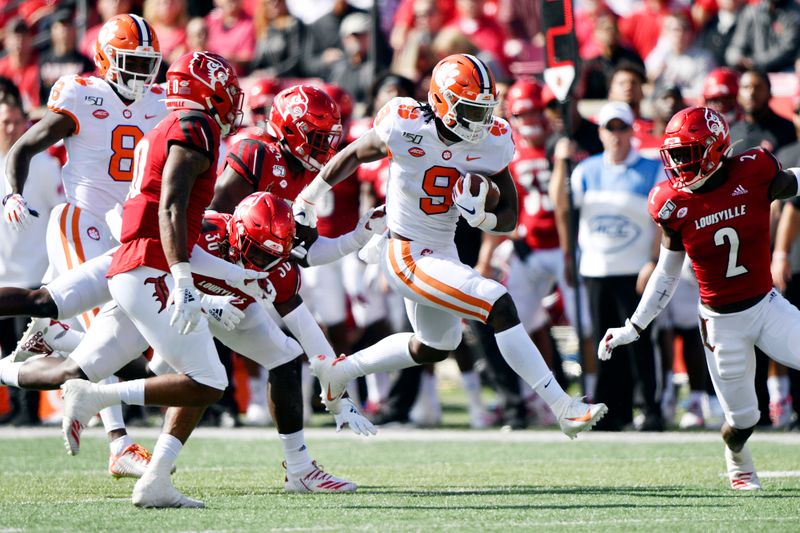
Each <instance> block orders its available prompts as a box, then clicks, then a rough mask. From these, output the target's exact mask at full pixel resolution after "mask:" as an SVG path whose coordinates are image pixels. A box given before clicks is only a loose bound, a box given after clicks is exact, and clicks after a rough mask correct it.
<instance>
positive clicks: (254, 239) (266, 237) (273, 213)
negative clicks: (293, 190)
mask: <svg viewBox="0 0 800 533" xmlns="http://www.w3.org/2000/svg"><path fill="white" fill-rule="evenodd" d="M294 233H295V223H294V215H292V208H291V207H289V204H288V203H286V201H285V200H282V199H281V198H279V197H278V196H275V195H274V194H272V193H268V192H256V193H253V194H251V195H249V196H247V197H246V198H245V199H244V200H242V201H241V202H240V203H239V205H238V206H236V209H235V210H234V212H233V217H231V219H230V220H229V222H228V244H229V248H228V254H229V256H230V258H231V260H233V261H234V262H238V261H241V262H242V264H243V265H244V266H245V267H247V268H254V269H256V270H265V271H266V270H270V269H272V268H275V267H276V266H277V265H278V264H279V263H281V262H282V261H285V260H286V259H288V258H289V254H290V253H291V251H292V245H293V243H294Z"/></svg>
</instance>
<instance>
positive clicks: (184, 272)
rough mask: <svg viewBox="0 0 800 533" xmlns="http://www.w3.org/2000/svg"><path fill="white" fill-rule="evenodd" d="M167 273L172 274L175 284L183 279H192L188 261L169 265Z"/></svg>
mask: <svg viewBox="0 0 800 533" xmlns="http://www.w3.org/2000/svg"><path fill="white" fill-rule="evenodd" d="M169 271H170V272H171V273H172V277H173V279H175V283H177V282H178V281H179V280H183V279H192V265H191V264H190V263H189V262H188V261H183V262H181V263H175V264H173V265H170V267H169Z"/></svg>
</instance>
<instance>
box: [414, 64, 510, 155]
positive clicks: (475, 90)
mask: <svg viewBox="0 0 800 533" xmlns="http://www.w3.org/2000/svg"><path fill="white" fill-rule="evenodd" d="M428 103H429V104H430V106H431V108H432V109H433V113H434V114H435V115H436V117H437V118H438V119H439V120H441V121H442V123H443V124H444V126H445V127H446V128H447V129H449V130H450V131H452V132H453V133H455V134H456V135H458V136H459V137H460V138H461V139H463V140H465V141H467V142H470V143H477V142H480V141H482V140H483V139H485V138H486V136H487V135H489V130H490V129H491V127H492V123H493V116H492V113H493V111H494V108H495V106H496V105H497V86H496V85H495V83H494V76H493V75H492V71H490V70H489V67H487V66H486V64H485V63H484V62H483V61H481V60H480V59H478V58H477V57H475V56H472V55H469V54H454V55H451V56H447V57H446V58H444V59H442V60H441V61H439V63H437V64H436V66H435V67H434V68H433V72H432V73H431V84H430V89H429V90H428Z"/></svg>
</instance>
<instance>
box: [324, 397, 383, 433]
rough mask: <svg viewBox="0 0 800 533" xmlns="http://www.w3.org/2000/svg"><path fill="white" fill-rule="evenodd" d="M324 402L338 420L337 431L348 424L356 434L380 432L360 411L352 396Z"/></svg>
mask: <svg viewBox="0 0 800 533" xmlns="http://www.w3.org/2000/svg"><path fill="white" fill-rule="evenodd" d="M323 403H324V404H325V407H326V408H327V409H328V411H329V412H330V413H331V414H332V415H333V419H334V420H335V421H336V431H337V432H339V431H341V430H342V426H344V425H345V424H347V425H348V426H350V429H351V430H352V431H353V433H355V434H356V435H364V436H367V437H369V436H370V435H375V434H377V433H378V430H377V428H375V426H373V425H372V422H370V421H369V420H367V418H366V417H365V416H364V415H362V414H361V413H360V412H359V411H358V408H357V407H356V404H354V403H353V400H351V399H350V398H339V399H336V400H333V401H332V402H329V401H326V400H323Z"/></svg>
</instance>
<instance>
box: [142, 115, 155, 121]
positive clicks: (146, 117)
mask: <svg viewBox="0 0 800 533" xmlns="http://www.w3.org/2000/svg"><path fill="white" fill-rule="evenodd" d="M151 118H156V115H148V114H145V115H144V119H145V120H150V119H151Z"/></svg>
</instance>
